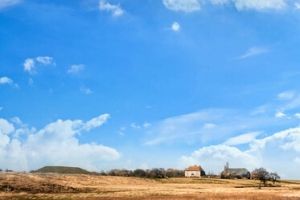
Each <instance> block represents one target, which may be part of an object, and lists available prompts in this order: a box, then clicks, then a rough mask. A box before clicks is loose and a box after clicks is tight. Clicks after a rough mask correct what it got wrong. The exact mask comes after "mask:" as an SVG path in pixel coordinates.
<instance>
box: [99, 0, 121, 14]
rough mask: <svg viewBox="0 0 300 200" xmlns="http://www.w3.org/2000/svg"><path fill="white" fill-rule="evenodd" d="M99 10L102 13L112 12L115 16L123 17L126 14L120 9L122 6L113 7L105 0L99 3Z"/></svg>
mask: <svg viewBox="0 0 300 200" xmlns="http://www.w3.org/2000/svg"><path fill="white" fill-rule="evenodd" d="M99 9H100V10H101V11H109V12H112V15H113V16H116V17H117V16H121V15H123V14H124V10H123V9H122V8H121V7H120V5H119V4H118V5H112V4H109V3H107V2H106V1H105V0H100V1H99Z"/></svg>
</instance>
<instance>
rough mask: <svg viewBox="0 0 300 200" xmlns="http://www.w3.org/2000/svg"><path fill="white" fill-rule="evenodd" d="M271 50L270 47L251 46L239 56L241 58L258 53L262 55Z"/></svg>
mask: <svg viewBox="0 0 300 200" xmlns="http://www.w3.org/2000/svg"><path fill="white" fill-rule="evenodd" d="M267 52H269V49H267V48H262V47H252V48H250V49H249V50H248V51H247V52H246V53H245V54H243V55H242V56H240V57H238V58H239V59H245V58H248V57H251V56H256V55H260V54H264V53H267Z"/></svg>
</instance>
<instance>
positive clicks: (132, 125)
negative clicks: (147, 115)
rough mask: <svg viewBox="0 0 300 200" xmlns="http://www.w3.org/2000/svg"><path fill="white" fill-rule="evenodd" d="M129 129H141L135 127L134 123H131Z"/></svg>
mask: <svg viewBox="0 0 300 200" xmlns="http://www.w3.org/2000/svg"><path fill="white" fill-rule="evenodd" d="M130 127H131V128H133V129H139V128H141V127H140V126H138V125H136V124H135V123H131V124H130Z"/></svg>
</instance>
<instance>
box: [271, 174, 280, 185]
mask: <svg viewBox="0 0 300 200" xmlns="http://www.w3.org/2000/svg"><path fill="white" fill-rule="evenodd" d="M270 178H271V180H272V182H273V184H275V182H276V181H277V180H278V179H280V176H279V175H278V174H277V173H276V172H272V173H270Z"/></svg>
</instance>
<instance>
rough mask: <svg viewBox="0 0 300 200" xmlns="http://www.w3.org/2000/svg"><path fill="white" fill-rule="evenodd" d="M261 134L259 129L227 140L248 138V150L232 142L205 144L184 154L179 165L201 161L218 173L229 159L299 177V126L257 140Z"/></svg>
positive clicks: (233, 163) (236, 163) (235, 163)
mask: <svg viewBox="0 0 300 200" xmlns="http://www.w3.org/2000/svg"><path fill="white" fill-rule="evenodd" d="M258 135H260V133H259V132H257V133H255V132H254V133H248V134H243V135H241V137H240V138H239V137H235V138H231V139H229V140H228V141H229V143H232V142H233V143H236V142H235V140H236V141H237V139H238V140H240V139H242V140H244V139H245V138H246V140H247V142H250V145H249V147H248V149H246V150H241V149H239V148H237V147H232V146H229V145H230V144H229V143H228V144H219V145H211V146H206V147H202V148H200V149H198V150H195V151H194V152H193V153H192V154H191V155H184V156H181V157H180V158H179V166H182V167H186V166H187V165H194V164H198V165H202V166H203V167H204V169H209V170H210V171H214V172H215V173H218V172H221V171H222V170H223V166H224V164H225V163H226V162H227V161H228V162H229V163H230V166H231V167H246V168H247V169H248V170H250V171H252V170H254V169H255V168H258V167H262V166H263V167H265V168H267V169H270V171H276V172H278V173H279V174H281V175H282V178H293V179H299V178H300V176H299V174H297V173H296V171H297V169H298V166H297V165H294V163H299V153H300V146H299V144H300V127H296V128H290V129H286V130H284V131H281V132H276V133H274V134H271V135H270V136H265V137H263V138H260V139H255V138H256V137H257V136H258ZM243 137H244V139H243ZM250 139H252V141H250ZM278 159H280V162H278ZM282 163H285V165H282ZM287 165H288V166H289V168H288V169H287V168H286V166H287Z"/></svg>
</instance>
